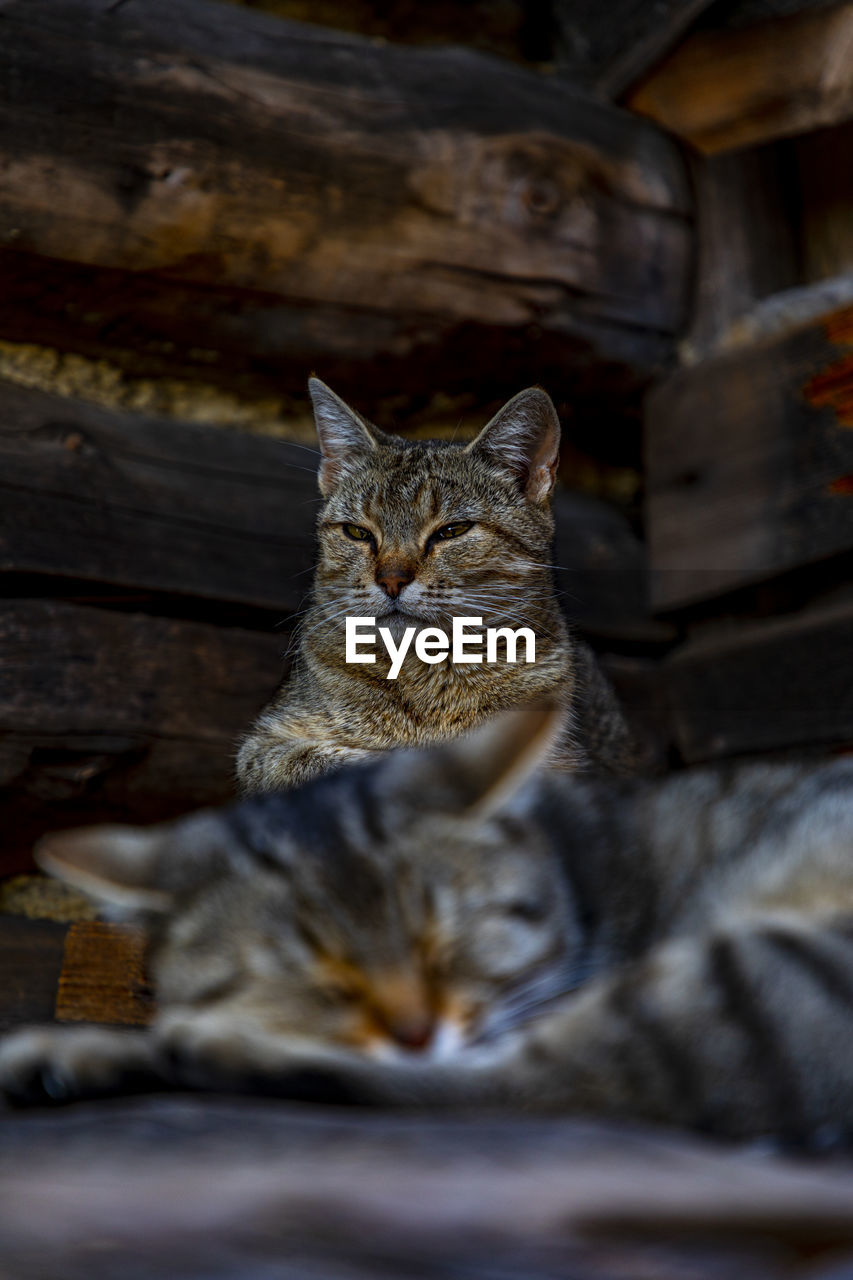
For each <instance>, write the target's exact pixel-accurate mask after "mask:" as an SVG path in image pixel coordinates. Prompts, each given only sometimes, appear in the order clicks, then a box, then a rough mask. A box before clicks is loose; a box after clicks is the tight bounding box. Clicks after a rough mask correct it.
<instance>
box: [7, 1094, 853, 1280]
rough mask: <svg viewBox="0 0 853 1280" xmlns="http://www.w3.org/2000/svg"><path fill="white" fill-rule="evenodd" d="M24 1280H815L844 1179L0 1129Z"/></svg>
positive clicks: (82, 1116)
mask: <svg viewBox="0 0 853 1280" xmlns="http://www.w3.org/2000/svg"><path fill="white" fill-rule="evenodd" d="M0 1192H2V1194H0V1232H2V1238H3V1266H4V1274H5V1275H8V1276H10V1277H14V1280H36V1278H37V1277H43V1276H45V1275H62V1277H63V1280H113V1278H114V1277H115V1276H117V1275H127V1274H131V1275H133V1276H134V1277H139V1278H140V1280H156V1278H157V1277H162V1276H169V1277H170V1278H174V1280H207V1278H208V1277H210V1276H216V1277H221V1278H222V1280H245V1277H247V1276H252V1277H267V1276H269V1277H276V1280H305V1277H307V1276H311V1277H316V1280H375V1278H376V1277H377V1276H382V1277H386V1278H387V1280H411V1277H413V1276H415V1275H416V1276H418V1277H419V1278H422V1280H448V1278H449V1277H453V1278H454V1280H455V1278H456V1277H458V1278H459V1280H463V1278H464V1280H471V1278H473V1277H477V1280H498V1277H500V1278H501V1280H627V1278H628V1277H630V1280H685V1277H688V1276H689V1277H691V1280H745V1278H746V1277H761V1280H790V1277H791V1276H797V1275H806V1274H808V1276H809V1277H811V1278H812V1280H822V1278H824V1277H825V1278H826V1280H828V1277H829V1276H833V1277H836V1276H842V1275H847V1274H848V1273H849V1268H850V1266H851V1249H852V1247H853V1241H851V1218H853V1166H851V1162H850V1161H849V1160H848V1159H844V1158H836V1159H834V1160H832V1162H831V1163H828V1164H824V1163H822V1162H821V1161H819V1160H814V1159H812V1160H810V1161H806V1160H794V1159H790V1158H782V1157H780V1156H773V1155H771V1154H769V1153H768V1152H766V1151H753V1152H750V1151H744V1150H741V1149H738V1150H736V1151H734V1152H732V1151H727V1150H726V1149H725V1148H722V1147H720V1146H711V1145H710V1144H706V1143H704V1142H701V1141H699V1140H697V1139H694V1140H691V1139H688V1138H683V1137H679V1136H677V1135H674V1134H667V1133H665V1132H661V1131H654V1130H645V1129H637V1128H632V1129H626V1128H624V1127H620V1126H615V1125H612V1126H606V1125H595V1124H590V1123H582V1122H578V1121H574V1120H571V1119H568V1118H563V1117H549V1118H540V1119H535V1118H532V1119H531V1118H525V1117H522V1116H504V1117H500V1116H481V1117H475V1116H463V1117H449V1116H441V1115H430V1116H420V1117H419V1116H416V1115H408V1116H407V1115H389V1114H387V1113H386V1114H383V1113H381V1112H371V1113H370V1114H364V1113H361V1114H358V1113H352V1112H347V1111H346V1110H343V1109H340V1108H338V1109H337V1110H334V1109H332V1110H330V1109H327V1108H322V1107H309V1106H301V1107H294V1106H288V1105H286V1104H275V1103H262V1102H258V1101H252V1100H250V1099H244V1100H239V1099H217V1098H213V1099H201V1098H186V1099H179V1098H157V1099H152V1098H149V1099H144V1100H138V1101H136V1102H135V1103H134V1102H127V1101H125V1102H122V1103H112V1104H100V1105H98V1104H85V1105H79V1106H75V1107H70V1108H64V1109H60V1110H52V1111H41V1112H35V1113H33V1112H31V1113H27V1114H24V1113H19V1114H16V1115H5V1116H3V1144H2V1148H0Z"/></svg>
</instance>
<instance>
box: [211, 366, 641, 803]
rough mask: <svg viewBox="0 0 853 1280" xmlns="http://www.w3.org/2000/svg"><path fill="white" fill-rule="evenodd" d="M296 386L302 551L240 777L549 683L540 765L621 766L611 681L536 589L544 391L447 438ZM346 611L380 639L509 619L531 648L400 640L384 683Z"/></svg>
mask: <svg viewBox="0 0 853 1280" xmlns="http://www.w3.org/2000/svg"><path fill="white" fill-rule="evenodd" d="M310 386H311V394H312V398H313V401H314V408H315V416H316V420H317V432H318V438H319V441H320V445H321V449H322V462H321V467H320V476H319V478H320V487H321V490H322V492H323V495H324V497H325V503H324V505H323V507H322V509H321V511H320V515H319V519H318V525H317V529H318V542H319V559H318V565H317V570H316V574H315V579H314V585H313V593H312V598H311V604H310V607H309V608H308V610H307V612H306V614H305V617H304V619H303V621H302V624H301V627H300V631H299V648H298V651H297V654H296V657H295V661H294V665H293V669H292V671H291V673H290V676H289V678H288V679H287V680H286V681H285V683H284V684H283V685H282V687H281V688H280V689H279V691H278V693H277V694H276V695H275V697H274V698H273V700H272V702H271V703H270V704H269V706H267V707H266V708H265V709H264V711H263V712H262V713H261V715H260V716H259V717H258V719H257V721H256V723H255V724H254V725H253V727H252V728H251V729H250V731H249V733H248V734H247V736H246V738H245V739H244V741H243V743H242V745H241V747H240V750H239V753H238V756H237V775H238V780H239V783H240V787H241V789H242V790H243V792H244V793H248V794H253V793H257V792H260V791H269V790H273V789H275V788H280V787H283V786H293V785H294V784H296V783H300V782H304V781H305V780H307V779H308V778H310V777H313V776H314V775H316V774H318V773H320V772H323V771H324V770H326V769H328V768H330V767H332V766H334V765H338V764H341V763H346V762H351V761H353V760H358V759H364V758H365V757H366V756H368V755H370V754H372V753H375V752H377V751H385V750H388V749H389V748H392V747H397V746H419V745H424V744H426V743H430V742H436V741H440V740H442V739H445V738H449V737H453V736H455V735H457V734H459V733H462V732H465V731H466V730H468V729H470V728H472V727H473V726H475V725H477V724H479V723H481V722H482V721H483V720H484V719H486V718H487V717H488V716H490V715H494V714H495V713H496V712H497V711H499V710H501V709H503V708H508V707H512V706H517V705H519V704H520V703H523V702H526V701H530V700H531V699H533V698H537V697H543V696H546V695H555V694H556V695H558V696H559V697H560V698H561V699H562V701H563V704H564V707H565V712H566V729H565V733H564V734H563V736H562V739H561V741H560V742H559V743H558V744H557V745H556V746H555V751H554V760H553V763H554V764H555V765H556V766H558V767H563V768H583V767H585V766H587V765H589V764H593V765H594V766H596V767H598V768H603V769H608V770H611V771H613V772H627V771H632V770H634V768H635V766H636V764H637V759H638V757H637V753H636V751H635V748H634V746H633V744H632V742H631V739H630V735H629V734H628V731H627V729H626V726H625V722H624V720H623V718H622V713H621V711H620V709H619V706H618V703H617V701H616V698H615V696H614V694H613V691H612V690H611V688H610V686H609V685H608V683H607V682H606V680H605V679H604V677H603V676H602V674H601V672H600V670H599V669H598V667H597V664H596V662H595V659H594V658H593V656H592V654H591V653H590V651H589V650H588V649H586V648H585V647H584V646H582V645H581V644H580V643H579V642H575V641H572V640H571V639H570V637H569V634H568V631H567V629H566V625H565V622H564V621H563V618H562V616H561V613H560V609H559V606H558V603H557V598H556V594H555V592H554V586H553V581H552V572H551V567H550V559H551V540H552V537H553V528H554V526H553V518H552V515H551V509H550V495H551V490H552V487H553V481H554V470H555V467H556V461H557V454H558V450H559V444H560V426H559V420H558V418H557V414H556V411H555V410H554V406H553V405H552V403H551V401H550V399H549V398H548V396H547V395H546V394H545V392H544V391H540V390H538V389H536V388H531V389H530V390H528V391H523V392H521V393H520V394H519V395H517V396H516V397H515V398H514V399H513V400H511V401H510V402H509V404H507V405H506V406H505V407H504V408H503V409H502V410H501V412H500V413H499V414H497V416H496V417H495V418H493V419H492V421H491V422H490V423H489V424H488V425H487V426H486V427H484V428H483V430H482V431H481V432H480V434H479V436H478V437H477V439H476V440H474V441H473V442H471V443H470V444H464V443H453V442H447V441H412V440H407V439H405V438H402V437H399V436H390V435H386V434H384V433H383V432H381V431H378V430H377V429H376V428H375V427H372V426H370V425H369V424H368V423H366V422H365V421H364V420H363V419H362V418H361V417H359V415H358V414H356V413H355V412H354V411H353V410H352V409H350V408H349V407H348V406H347V405H345V404H344V403H343V401H342V400H340V399H339V398H338V397H337V396H336V395H335V394H334V393H333V392H332V391H330V390H329V388H328V387H326V386H325V385H324V384H323V383H322V382H320V381H319V380H318V379H316V378H312V380H311V384H310ZM348 530H349V534H348V532H347V531H348ZM442 530H444V531H447V530H450V531H451V532H452V533H453V531H456V532H455V533H454V534H453V536H439V534H440V532H441V531H442ZM459 530H462V532H461V533H460V532H459ZM353 531H355V533H356V536H355V537H354V536H352V534H353ZM348 615H351V616H354V617H373V618H376V619H377V621H378V625H380V626H386V627H388V628H389V629H390V630H391V631H392V633H393V635H394V639H395V641H397V642H399V640H400V638H401V635H402V632H403V630H404V629H405V628H406V627H411V626H414V627H416V628H418V629H423V628H424V627H428V626H433V627H434V626H439V627H441V628H443V629H444V630H445V631H447V632H449V631H450V629H451V625H452V619H453V618H454V617H480V618H482V619H483V625H484V627H500V626H509V627H512V628H513V629H516V628H518V627H522V626H524V627H528V628H530V629H532V630H533V631H534V633H535V635H536V661H535V663H534V664H532V665H527V664H526V663H524V662H520V663H516V664H510V663H507V662H505V661H499V662H498V663H497V664H493V665H487V664H486V663H483V664H481V665H472V666H460V665H453V664H452V663H450V662H447V661H445V662H442V663H439V664H437V665H427V664H425V663H423V662H421V661H420V660H419V659H418V658H417V656H416V655H415V653H414V647H412V648H411V649H410V650H409V653H408V655H407V657H406V659H405V661H404V664H403V668H402V670H401V672H400V675H399V677H398V678H397V679H395V680H387V679H386V675H387V673H388V668H389V661H388V658H387V655H386V654H385V653H384V651H383V650H382V649H381V647H380V650H379V652H378V653H377V662H376V663H375V664H374V665H366V664H365V665H360V664H359V665H356V664H347V663H346V662H345V647H344V627H345V619H346V617H347V616H348ZM502 643H503V642H502ZM503 652H505V645H504V647H503V649H501V648H500V647H499V655H500V654H502V653H503Z"/></svg>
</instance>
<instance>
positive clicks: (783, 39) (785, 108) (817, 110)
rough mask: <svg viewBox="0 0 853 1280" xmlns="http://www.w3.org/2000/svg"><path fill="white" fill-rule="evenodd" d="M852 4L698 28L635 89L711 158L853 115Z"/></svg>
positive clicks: (639, 102)
mask: <svg viewBox="0 0 853 1280" xmlns="http://www.w3.org/2000/svg"><path fill="white" fill-rule="evenodd" d="M851 41H853V4H839V5H837V6H833V7H832V8H827V9H823V8H820V9H819V10H816V11H815V12H809V11H806V12H800V13H794V14H791V15H790V16H786V17H782V18H779V19H774V20H772V21H768V22H762V23H756V24H750V25H747V26H743V27H741V26H736V27H734V28H725V27H724V28H720V29H716V28H712V27H708V28H704V29H700V30H697V31H695V32H693V33H692V34H691V35H689V36H687V38H686V39H685V40H684V41H683V43H682V44H680V45H679V46H678V48H676V49H675V51H674V52H673V53H671V54H670V55H669V56H668V57H667V58H665V59H664V60H663V62H662V63H661V64H660V65H659V66H658V67H657V68H656V69H655V70H654V71H653V72H652V73H651V74H650V75H649V76H648V78H647V79H646V80H644V81H643V82H642V83H641V84H639V85H637V86H636V88H635V89H634V90H633V91H632V92H631V93H630V94H629V96H628V99H627V104H628V106H630V107H631V109H632V110H633V111H636V112H639V113H640V114H641V115H644V116H647V117H649V118H650V119H652V120H656V121H657V122H658V124H661V125H663V126H664V127H666V128H667V129H670V130H671V131H672V132H673V133H675V134H677V135H678V136H679V137H681V138H684V139H685V140H686V141H688V142H690V143H691V144H692V145H693V146H695V147H698V148H699V150H700V151H704V152H706V153H708V154H712V153H716V152H720V151H730V150H732V149H733V148H736V147H747V146H755V145H756V144H757V143H761V142H767V141H768V140H769V139H771V138H781V137H786V136H789V135H791V134H797V133H803V132H805V131H807V130H810V129H818V128H821V127H822V126H824V125H832V124H838V123H840V122H841V121H844V120H847V119H849V118H850V117H851V116H853V62H851V59H850V56H849V49H850V46H851Z"/></svg>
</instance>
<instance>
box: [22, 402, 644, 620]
mask: <svg viewBox="0 0 853 1280" xmlns="http://www.w3.org/2000/svg"><path fill="white" fill-rule="evenodd" d="M357 403H358V402H357ZM476 425H478V424H472V430H473V429H474V428H475V426H476ZM316 458H317V455H316V454H315V453H312V451H311V450H310V449H306V448H303V447H301V446H299V445H291V444H287V443H284V442H282V441H273V440H266V439H262V438H259V437H257V436H251V435H245V434H239V433H236V432H232V431H225V430H211V429H210V428H209V427H195V426H188V425H186V424H184V423H179V422H174V421H171V420H158V419H152V418H144V417H142V416H138V415H135V414H122V413H116V412H115V411H113V410H105V409H99V408H97V407H95V406H92V405H88V404H83V403H82V402H75V401H70V400H65V399H62V398H60V397H57V396H49V395H46V394H44V393H43V392H38V391H32V390H29V389H25V388H21V387H15V386H12V385H11V384H9V383H5V384H3V383H0V571H2V570H5V571H7V572H12V573H15V574H18V575H21V574H27V575H34V574H35V575H49V576H50V577H51V578H52V579H53V581H54V583H55V582H56V581H57V580H63V579H65V580H67V581H69V582H72V583H79V582H88V583H92V584H93V585H98V584H99V589H106V588H108V589H110V590H113V591H115V590H116V589H117V590H118V591H120V592H126V591H128V590H130V591H143V592H149V593H154V594H155V595H161V596H162V595H164V594H167V593H170V594H172V595H174V596H182V597H188V598H191V599H193V600H195V601H207V602H212V603H214V604H218V605H221V606H224V608H223V609H220V611H219V612H220V616H222V614H223V613H224V614H225V616H226V618H227V610H228V608H229V607H234V606H255V607H257V608H261V609H263V610H265V614H264V615H262V616H261V617H260V619H257V621H258V623H259V625H261V626H265V627H267V628H270V627H271V626H272V625H273V623H278V622H279V621H280V619H281V618H282V617H283V616H284V615H286V614H292V613H293V612H294V611H295V610H297V609H298V608H299V607H300V604H302V603H304V599H305V595H306V593H307V590H308V588H309V586H310V583H311V572H310V571H311V566H312V564H313V560H314V519H315V514H316V507H317V500H318V498H317V485H316V479H315V473H316ZM556 512H557V527H558V533H557V546H556V562H557V563H558V564H559V565H562V566H564V567H563V569H561V570H560V571H559V572H558V585H559V587H560V589H561V590H562V591H563V592H564V593H565V597H566V605H567V610H568V612H569V613H570V615H571V616H572V617H573V618H574V619H575V620H576V621H577V622H579V623H580V624H581V625H583V626H584V627H585V628H586V629H587V630H588V631H590V632H593V633H601V634H604V635H607V636H613V635H616V636H618V635H624V636H626V638H632V637H637V638H640V639H642V638H658V639H660V638H661V635H660V627H659V626H658V627H656V626H655V624H653V623H652V622H650V620H649V618H648V602H647V598H646V594H647V593H646V576H645V556H644V551H643V548H642V546H641V544H640V542H639V541H638V539H637V538H636V536H635V535H634V534H633V533H632V531H631V529H630V527H629V525H628V523H627V521H626V520H625V519H624V517H622V516H621V515H620V514H619V512H617V511H616V510H614V509H613V508H611V507H608V506H607V505H606V504H604V503H601V502H597V501H596V500H594V499H591V498H587V497H584V496H583V495H578V494H569V493H565V492H561V493H559V494H558V498H557V503H556ZM66 589H68V588H66ZM49 590H50V588H49V587H46V586H45V585H44V580H43V582H42V588H41V591H42V594H48V593H49ZM193 607H195V606H194V605H190V606H188V605H187V604H186V603H185V604H184V606H183V609H184V612H189V610H190V608H193ZM241 616H242V615H241Z"/></svg>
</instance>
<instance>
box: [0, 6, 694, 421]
mask: <svg viewBox="0 0 853 1280" xmlns="http://www.w3.org/2000/svg"><path fill="white" fill-rule="evenodd" d="M0 103H2V106H0V132H2V144H0V273H2V280H3V287H2V291H1V292H2V297H0V337H3V338H6V339H11V340H15V341H32V342H36V343H39V344H44V345H49V346H56V347H59V348H61V349H68V348H73V349H75V350H78V351H81V352H84V353H89V354H95V355H97V356H106V357H108V358H111V359H114V360H116V361H117V362H118V363H119V364H120V365H121V366H122V367H123V368H126V369H128V368H132V369H133V370H134V371H135V372H137V373H142V374H145V375H155V376H156V375H158V374H162V373H170V374H175V373H179V374H181V375H182V376H190V377H203V378H204V379H205V380H207V381H214V382H219V383H221V384H223V385H225V384H227V385H229V386H231V387H236V388H237V389H238V390H242V391H244V392H246V393H247V394H254V395H259V394H263V393H266V392H268V391H270V390H273V391H275V392H276V393H278V394H281V393H284V394H288V395H300V396H301V395H303V394H304V387H305V378H306V375H307V374H308V373H309V372H310V371H311V369H312V368H315V367H316V370H317V372H319V373H320V374H321V375H323V376H326V377H328V379H329V380H330V381H331V382H333V384H334V385H335V386H338V387H340V389H341V390H342V391H343V392H344V393H345V394H351V395H352V396H353V398H357V397H358V396H359V395H360V396H361V403H362V404H363V406H364V408H365V410H366V411H367V412H371V410H372V408H373V401H376V400H378V399H381V398H382V397H383V395H384V397H385V398H386V400H387V398H388V395H389V388H390V389H391V392H392V393H393V394H394V395H400V394H405V395H406V396H408V397H409V400H410V403H411V402H412V399H413V398H414V399H415V400H416V399H417V397H421V400H422V401H423V400H424V399H426V400H428V399H429V398H430V397H432V396H433V395H434V394H435V393H436V392H437V391H440V392H442V393H450V394H457V393H462V392H464V393H465V394H466V395H469V396H471V397H472V398H475V397H479V399H480V400H485V401H489V402H490V401H491V400H492V399H493V398H494V397H495V396H496V395H499V394H503V392H504V391H507V392H509V391H515V390H517V388H518V386H519V385H522V384H523V383H524V381H525V380H534V379H538V380H541V381H543V382H546V383H547V384H548V385H549V387H550V388H551V389H552V390H553V392H554V394H555V395H556V396H557V397H558V398H561V397H566V398H567V397H569V396H572V397H573V398H576V396H577V395H581V394H582V392H583V387H584V385H586V387H587V389H589V387H590V386H591V385H594V387H595V390H596V393H597V399H598V401H599V403H598V406H597V407H598V411H599V413H601V412H604V411H605V410H606V407H607V406H608V405H609V406H610V407H611V408H613V407H614V406H620V405H621V408H622V410H623V411H624V408H625V402H626V397H627V398H628V399H630V398H631V396H632V395H633V394H634V392H636V390H637V388H638V387H639V386H640V385H642V384H645V383H646V382H647V380H648V378H649V376H650V373H651V371H652V370H654V369H657V368H658V367H659V366H660V365H661V363H662V362H665V361H666V360H667V358H668V357H669V355H670V353H671V349H672V342H673V335H674V334H676V333H677V332H678V331H679V330H680V329H681V327H682V323H683V319H684V313H685V300H686V292H687V284H688V276H689V268H690V262H689V259H690V246H691V237H690V227H689V214H690V199H689V195H688V187H687V183H686V180H685V174H684V170H683V164H682V161H681V157H680V155H679V152H678V150H677V148H676V147H675V146H674V145H673V143H672V142H671V141H670V140H669V139H667V138H666V137H665V136H664V135H663V134H661V133H660V132H659V131H658V130H657V129H655V128H654V126H651V125H649V124H647V123H646V122H645V121H641V120H637V119H634V118H632V117H631V116H629V115H627V114H625V113H623V112H620V111H618V110H615V109H614V108H611V107H609V106H608V105H606V104H603V103H596V102H593V101H590V100H585V99H584V98H582V97H579V96H578V95H577V94H576V93H574V92H572V90H571V89H569V88H568V87H566V86H564V85H561V84H560V83H558V82H557V81H556V80H555V79H554V78H553V77H551V78H548V77H542V76H537V75H534V74H532V73H529V72H526V71H523V70H521V69H519V68H516V67H514V66H512V65H510V64H505V63H502V62H500V61H497V60H492V59H489V58H488V57H485V56H483V55H478V54H474V53H471V52H468V51H464V50H454V49H444V50H421V49H413V48H412V49H407V48H395V47H388V46H384V45H383V46H377V45H376V44H374V43H372V42H370V41H366V40H360V39H358V38H357V37H349V36H343V35H340V34H337V33H332V32H329V31H325V30H323V29H321V28H315V27H310V26H304V27H303V26H300V25H299V24H295V23H287V22H283V21H279V20H276V19H273V18H269V17H267V16H265V15H263V14H256V13H250V12H247V11H246V10H244V9H239V8H236V7H232V6H225V5H221V6H220V5H217V4H213V3H210V0H145V3H139V2H138V0H125V2H124V3H120V4H116V3H114V2H108V0H5V3H4V4H3V5H2V10H0ZM602 394H603V395H604V400H605V402H606V403H605V409H602V407H601V402H600V399H601V395H602Z"/></svg>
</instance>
